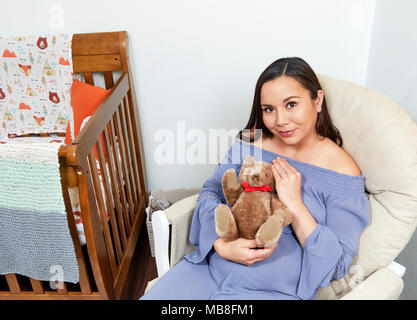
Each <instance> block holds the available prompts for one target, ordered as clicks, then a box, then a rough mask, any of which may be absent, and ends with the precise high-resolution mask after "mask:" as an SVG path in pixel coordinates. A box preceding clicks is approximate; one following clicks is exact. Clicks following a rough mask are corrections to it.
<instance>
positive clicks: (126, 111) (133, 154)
mask: <svg viewBox="0 0 417 320" xmlns="http://www.w3.org/2000/svg"><path fill="white" fill-rule="evenodd" d="M123 106H124V109H125V110H124V115H125V117H126V123H127V131H128V135H129V147H130V148H129V149H130V151H131V152H132V154H131V156H132V165H133V171H134V172H135V179H134V180H135V183H134V184H133V185H134V187H135V192H136V195H137V203H139V199H140V198H141V193H140V186H139V181H140V180H139V175H138V165H137V161H136V160H137V156H136V150H135V148H134V146H133V143H134V141H133V133H132V125H131V121H132V120H131V116H130V113H129V106H128V104H127V99H126V97H124V98H123ZM135 211H136V210H135Z"/></svg>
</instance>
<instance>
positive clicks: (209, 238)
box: [184, 148, 241, 263]
mask: <svg viewBox="0 0 417 320" xmlns="http://www.w3.org/2000/svg"><path fill="white" fill-rule="evenodd" d="M238 158H239V159H237V157H236V153H235V154H234V155H233V157H232V148H230V149H229V150H228V151H227V153H226V154H225V156H224V158H223V160H222V161H221V162H220V163H218V164H217V166H216V169H215V170H214V173H213V175H212V176H211V177H210V178H208V179H207V180H206V181H205V182H204V184H203V188H202V189H201V190H200V193H199V195H198V198H197V205H196V208H195V210H194V215H193V219H192V222H191V229H190V236H189V240H190V242H191V244H192V245H193V246H194V247H195V249H194V250H193V251H192V252H191V253H189V254H188V255H186V256H185V257H184V258H185V259H186V260H188V261H190V262H194V263H199V262H201V261H202V260H203V259H204V258H205V257H206V255H207V254H208V253H209V252H210V250H211V249H212V247H213V243H214V241H215V240H216V239H217V238H218V237H219V236H218V235H217V233H216V228H215V222H214V210H215V208H216V207H217V205H218V204H220V203H223V204H227V202H226V200H225V198H224V194H223V189H222V178H223V175H224V173H225V172H226V171H227V170H228V169H230V168H233V169H235V171H236V175H238V174H239V171H240V167H241V160H240V157H238Z"/></svg>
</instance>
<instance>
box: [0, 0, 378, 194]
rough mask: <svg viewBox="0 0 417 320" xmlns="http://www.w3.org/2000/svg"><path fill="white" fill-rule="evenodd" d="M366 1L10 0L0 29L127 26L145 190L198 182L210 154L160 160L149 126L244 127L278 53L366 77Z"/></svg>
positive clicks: (370, 5)
mask: <svg viewBox="0 0 417 320" xmlns="http://www.w3.org/2000/svg"><path fill="white" fill-rule="evenodd" d="M374 6H375V0H345V1H342V0H339V1H334V0H316V1H310V0H303V1H300V0H298V1H288V0H281V1H277V0H273V1H242V0H239V1H238V0H228V1H224V0H223V1H220V0H214V1H208V0H207V1H195V0H177V1H161V0H158V1H131V0H119V1H117V2H116V3H115V2H114V1H104V0H101V1H97V0H94V1H91V0H89V1H85V0H83V1H80V0H71V1H62V0H54V1H49V0H44V1H30V0H26V1H23V0H14V1H7V3H4V4H3V6H2V13H3V14H2V19H0V30H1V33H2V35H24V34H28V33H41V32H43V33H49V32H73V33H84V32H101V31H117V30H127V31H128V33H129V37H130V45H131V47H130V55H131V63H132V67H133V72H134V79H135V82H136V88H137V95H138V101H139V109H140V110H139V112H140V117H141V123H142V130H143V138H144V147H145V153H146V154H145V157H146V165H147V170H148V172H147V174H148V181H149V186H148V187H149V189H150V190H153V189H159V188H178V187H199V186H201V185H202V183H203V182H204V181H205V179H207V178H208V176H209V175H211V173H212V171H213V169H214V164H212V163H209V159H208V158H207V161H205V164H199V165H194V166H192V165H190V164H178V163H174V164H165V165H158V164H157V163H156V162H155V158H154V151H155V149H156V148H157V146H158V145H160V143H161V142H158V141H156V140H155V133H156V132H157V131H158V130H160V129H168V130H170V131H171V132H172V133H173V134H174V138H175V140H176V141H174V144H176V146H177V145H179V143H177V142H180V141H178V140H180V139H177V136H176V135H177V133H176V130H177V129H176V128H177V124H178V122H177V121H184V122H183V123H184V124H185V132H187V133H189V129H192V128H196V129H200V130H202V133H204V134H205V135H207V136H208V133H209V131H208V130H209V129H221V128H224V129H225V130H227V131H229V130H230V129H233V128H235V129H236V130H237V129H241V128H243V127H244V126H245V125H246V123H247V121H248V119H249V113H250V109H251V103H252V100H253V93H254V88H255V83H256V81H257V78H258V76H259V75H260V73H261V72H262V71H263V70H264V69H265V68H266V67H267V66H268V65H269V64H270V63H272V62H273V61H275V60H276V59H278V58H281V57H287V56H299V57H301V58H303V59H305V60H306V61H307V62H308V63H309V64H310V65H311V66H312V67H313V69H314V70H315V71H316V72H317V73H324V74H328V75H330V76H333V77H336V78H343V79H347V80H351V81H354V82H357V83H360V84H364V83H365V78H366V70H367V61H368V60H367V57H368V53H369V49H370V48H369V44H370V39H371V38H370V37H371V29H372V19H373V10H374ZM191 143H192V141H191V142H187V144H186V146H187V147H188V146H189V145H190V144H191ZM176 146H175V148H176ZM208 148H209V147H208V142H207V150H208ZM225 151H226V150H225V149H224V148H223V149H222V150H220V151H219V153H218V155H217V161H219V160H221V157H222V155H223V153H224V152H225ZM207 152H208V151H207ZM178 156H181V154H178V153H177V152H175V160H177V157H178ZM208 156H209V154H207V157H208ZM177 162H178V161H177Z"/></svg>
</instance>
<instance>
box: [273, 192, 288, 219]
mask: <svg viewBox="0 0 417 320" xmlns="http://www.w3.org/2000/svg"><path fill="white" fill-rule="evenodd" d="M271 213H272V215H279V216H280V217H282V224H283V225H284V226H286V225H289V224H290V223H291V222H292V214H291V212H290V211H289V210H288V208H287V206H286V205H285V204H283V203H282V202H281V201H280V200H279V199H278V195H277V194H276V193H273V194H272V196H271Z"/></svg>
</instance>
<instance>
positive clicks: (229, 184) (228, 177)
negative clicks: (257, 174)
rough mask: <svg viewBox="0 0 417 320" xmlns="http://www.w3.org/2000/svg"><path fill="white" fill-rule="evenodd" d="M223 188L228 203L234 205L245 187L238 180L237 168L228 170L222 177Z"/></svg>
mask: <svg viewBox="0 0 417 320" xmlns="http://www.w3.org/2000/svg"><path fill="white" fill-rule="evenodd" d="M222 188H223V193H224V198H225V199H226V201H227V203H228V204H229V205H230V206H231V207H233V206H234V205H235V203H236V200H237V199H238V198H239V196H240V194H241V193H242V192H243V188H242V186H241V185H240V183H239V182H238V180H237V177H236V171H235V169H229V170H227V171H226V172H225V173H224V175H223V179H222Z"/></svg>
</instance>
